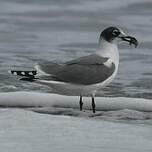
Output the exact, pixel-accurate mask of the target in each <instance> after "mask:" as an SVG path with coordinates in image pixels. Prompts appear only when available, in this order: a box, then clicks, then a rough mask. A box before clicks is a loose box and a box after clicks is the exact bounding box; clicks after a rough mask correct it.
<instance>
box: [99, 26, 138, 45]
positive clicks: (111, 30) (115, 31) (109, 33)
mask: <svg viewBox="0 0 152 152" xmlns="http://www.w3.org/2000/svg"><path fill="white" fill-rule="evenodd" d="M102 39H104V40H105V41H107V42H110V43H113V42H114V41H115V40H118V39H119V40H121V41H126V42H128V43H129V44H130V45H132V44H133V45H134V46H135V47H137V45H138V41H137V39H136V38H135V37H132V36H129V35H127V34H125V33H124V32H123V31H122V30H121V29H119V28H117V27H108V28H106V29H105V30H103V31H102V32H101V34H100V40H102Z"/></svg>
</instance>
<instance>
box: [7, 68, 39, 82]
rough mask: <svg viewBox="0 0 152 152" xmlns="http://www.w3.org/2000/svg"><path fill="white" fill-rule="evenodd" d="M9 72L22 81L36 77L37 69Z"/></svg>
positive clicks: (32, 79)
mask: <svg viewBox="0 0 152 152" xmlns="http://www.w3.org/2000/svg"><path fill="white" fill-rule="evenodd" d="M10 72H11V74H13V75H16V76H18V77H19V79H20V80H24V81H34V80H35V79H38V78H36V77H35V76H36V74H37V71H36V70H32V71H19V70H11V71H10Z"/></svg>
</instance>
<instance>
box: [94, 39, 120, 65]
mask: <svg viewBox="0 0 152 152" xmlns="http://www.w3.org/2000/svg"><path fill="white" fill-rule="evenodd" d="M96 54H98V55H100V56H102V57H107V58H110V59H111V60H112V61H113V62H114V63H115V64H116V65H118V64H119V52H118V47H117V43H115V42H113V43H110V42H108V41H106V40H104V39H101V40H99V47H98V49H97V52H96Z"/></svg>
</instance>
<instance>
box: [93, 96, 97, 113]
mask: <svg viewBox="0 0 152 152" xmlns="http://www.w3.org/2000/svg"><path fill="white" fill-rule="evenodd" d="M92 110H93V113H95V112H96V104H95V101H94V97H92Z"/></svg>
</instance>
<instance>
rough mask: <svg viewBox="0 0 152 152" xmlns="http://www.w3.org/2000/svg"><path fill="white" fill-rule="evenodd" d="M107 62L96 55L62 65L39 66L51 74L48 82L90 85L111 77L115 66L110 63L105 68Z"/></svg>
mask: <svg viewBox="0 0 152 152" xmlns="http://www.w3.org/2000/svg"><path fill="white" fill-rule="evenodd" d="M107 60H108V58H103V57H100V56H98V55H89V56H86V57H81V58H78V59H76V60H72V61H69V62H66V63H65V64H63V65H60V64H53V63H52V64H51V65H49V66H48V65H46V66H41V69H42V70H43V71H44V72H46V73H48V74H51V76H50V77H48V78H47V79H50V80H56V81H62V82H68V83H73V84H82V85H90V84H95V83H100V82H103V81H104V80H106V79H107V78H108V77H109V76H111V75H112V73H113V72H114V70H115V65H114V64H113V63H112V64H111V66H110V67H107V66H106V65H104V63H105V62H106V61H107ZM44 67H45V68H44Z"/></svg>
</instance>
